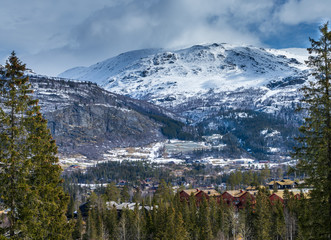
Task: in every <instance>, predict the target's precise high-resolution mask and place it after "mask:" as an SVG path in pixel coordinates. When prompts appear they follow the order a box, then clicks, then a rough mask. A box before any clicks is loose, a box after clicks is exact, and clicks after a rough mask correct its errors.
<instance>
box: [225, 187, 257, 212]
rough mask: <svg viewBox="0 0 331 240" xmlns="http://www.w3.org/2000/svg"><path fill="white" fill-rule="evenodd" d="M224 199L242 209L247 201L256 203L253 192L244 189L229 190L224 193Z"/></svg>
mask: <svg viewBox="0 0 331 240" xmlns="http://www.w3.org/2000/svg"><path fill="white" fill-rule="evenodd" d="M222 199H223V201H224V203H226V204H227V205H229V206H231V205H232V206H234V207H236V208H237V209H242V208H244V207H245V205H246V204H247V202H249V201H250V202H251V203H252V204H255V197H254V194H253V192H248V191H243V190H228V191H225V192H224V193H223V194H222Z"/></svg>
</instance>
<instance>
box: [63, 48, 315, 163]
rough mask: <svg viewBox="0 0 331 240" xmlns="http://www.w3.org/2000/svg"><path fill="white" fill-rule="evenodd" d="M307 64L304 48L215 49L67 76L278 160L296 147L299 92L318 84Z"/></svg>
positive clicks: (158, 55)
mask: <svg viewBox="0 0 331 240" xmlns="http://www.w3.org/2000/svg"><path fill="white" fill-rule="evenodd" d="M305 59H307V52H306V50H305V49H283V50H276V49H263V48H258V47H252V46H234V45H230V44H210V45H197V46H192V47H190V48H186V49H181V50H167V51H165V50H162V49H150V50H138V51H132V52H128V53H123V54H121V55H119V56H116V57H114V58H110V59H107V60H105V61H102V62H99V63H97V64H94V65H92V66H90V67H82V68H76V69H70V70H68V71H66V72H64V73H62V74H61V75H60V76H61V77H69V78H74V79H78V80H82V81H86V80H89V81H92V82H96V83H97V84H99V85H100V86H101V87H103V88H105V89H108V90H110V91H113V92H116V93H119V94H124V95H127V96H130V97H132V98H135V99H142V100H146V101H149V102H151V103H154V104H156V105H158V106H162V107H164V108H166V109H168V110H169V111H172V112H175V113H177V114H178V115H179V116H181V117H182V118H184V119H185V120H186V122H188V123H190V124H191V125H192V126H194V127H195V128H197V129H198V131H199V132H200V135H206V134H207V135H208V134H213V133H218V134H231V135H232V136H233V138H231V139H235V141H234V142H233V146H235V147H240V148H241V149H242V150H244V151H246V152H247V153H248V154H251V155H252V156H253V157H255V158H259V159H279V158H281V157H286V156H288V153H289V152H290V151H291V150H292V147H293V145H294V144H295V140H294V138H295V137H296V136H297V134H298V131H297V128H298V126H299V124H300V122H301V121H302V115H301V114H298V113H296V112H295V109H296V106H297V105H298V104H300V98H301V95H300V92H299V91H298V89H300V87H301V86H303V85H304V84H306V83H307V82H308V80H309V79H311V76H310V74H309V69H308V68H307V66H306V65H305V64H304V60H305Z"/></svg>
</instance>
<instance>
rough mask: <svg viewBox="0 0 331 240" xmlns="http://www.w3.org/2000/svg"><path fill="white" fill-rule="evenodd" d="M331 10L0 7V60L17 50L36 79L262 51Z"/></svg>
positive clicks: (70, 4)
mask: <svg viewBox="0 0 331 240" xmlns="http://www.w3.org/2000/svg"><path fill="white" fill-rule="evenodd" d="M330 7H331V3H330V0H302V1H296V0H289V1H287V2H285V3H284V1H283V0H263V1H261V0H250V1H247V0H231V1H229V0H205V1H202V0H93V1H81V0H57V1H56V2H55V1H45V0H30V1H26V0H15V1H2V2H1V8H0V29H1V30H2V32H1V35H2V36H6V37H5V38H0V59H1V58H3V55H4V54H5V52H8V53H10V52H11V50H13V49H14V50H16V51H17V52H18V55H19V56H21V55H22V56H23V58H22V59H23V60H25V61H27V64H28V66H30V67H31V68H33V69H35V70H36V71H37V72H40V73H46V74H52V75H55V74H57V73H59V72H61V71H64V70H66V69H68V68H70V67H74V66H77V65H90V64H93V63H95V62H97V61H101V60H103V59H106V58H108V57H111V56H114V55H116V54H119V53H121V52H125V51H129V50H134V49H139V48H150V47H164V48H168V47H175V48H176V47H181V46H189V45H193V44H199V43H207V42H208V43H211V42H230V43H246V44H252V45H263V42H261V39H262V35H268V34H269V35H270V34H275V33H277V34H278V33H281V30H282V29H283V28H284V26H285V25H286V24H297V23H301V22H311V21H315V20H316V19H319V18H321V17H328V16H329V15H330V13H331V9H330ZM285 27H286V26H285Z"/></svg>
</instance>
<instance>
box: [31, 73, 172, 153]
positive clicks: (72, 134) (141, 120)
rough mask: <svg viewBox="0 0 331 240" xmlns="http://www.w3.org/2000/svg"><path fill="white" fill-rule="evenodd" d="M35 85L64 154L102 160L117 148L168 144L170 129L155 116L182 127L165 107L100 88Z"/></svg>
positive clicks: (43, 81) (44, 81) (57, 82)
mask: <svg viewBox="0 0 331 240" xmlns="http://www.w3.org/2000/svg"><path fill="white" fill-rule="evenodd" d="M30 82H31V83H32V88H33V89H34V96H35V97H36V98H38V99H39V100H40V102H39V103H40V105H41V110H42V113H43V114H44V116H45V117H46V118H47V120H48V125H49V127H50V129H51V132H52V135H53V136H54V138H55V139H56V141H57V145H58V146H59V151H60V152H61V153H65V154H66V153H70V154H72V153H81V154H83V155H86V156H88V157H91V158H96V157H98V156H99V154H100V153H103V152H104V151H105V150H106V149H109V148H111V147H126V146H143V145H146V144H149V143H151V142H155V141H161V140H163V139H165V136H164V135H163V134H162V132H161V131H162V127H163V126H164V123H162V122H160V121H157V120H155V118H154V119H153V118H151V115H156V116H162V118H164V119H171V121H175V122H177V120H174V119H172V118H175V115H174V114H172V113H170V112H168V111H165V110H164V109H162V108H161V107H157V106H154V105H152V104H150V103H147V102H143V101H139V100H134V99H130V98H128V97H125V96H121V95H117V94H113V93H110V92H108V91H106V90H103V89H101V88H99V87H98V86H97V85H96V84H92V83H88V82H74V81H67V80H63V79H52V78H46V77H36V76H31V77H30Z"/></svg>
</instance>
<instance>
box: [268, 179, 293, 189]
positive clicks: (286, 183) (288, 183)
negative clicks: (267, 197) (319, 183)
mask: <svg viewBox="0 0 331 240" xmlns="http://www.w3.org/2000/svg"><path fill="white" fill-rule="evenodd" d="M267 185H268V186H269V189H271V190H272V189H274V187H275V186H277V189H292V188H295V187H296V186H297V185H298V184H297V182H295V181H292V180H289V179H283V180H281V181H271V182H269V183H268V184H267Z"/></svg>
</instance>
